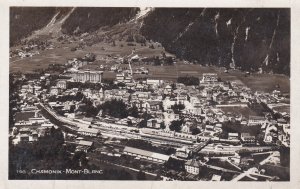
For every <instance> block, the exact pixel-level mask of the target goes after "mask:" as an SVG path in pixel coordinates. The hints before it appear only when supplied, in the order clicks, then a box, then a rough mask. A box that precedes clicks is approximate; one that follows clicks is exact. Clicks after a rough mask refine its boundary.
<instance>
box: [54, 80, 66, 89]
mask: <svg viewBox="0 0 300 189" xmlns="http://www.w3.org/2000/svg"><path fill="white" fill-rule="evenodd" d="M56 87H57V88H60V89H66V88H67V81H66V80H59V81H57V83H56Z"/></svg>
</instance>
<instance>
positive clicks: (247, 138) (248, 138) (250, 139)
mask: <svg viewBox="0 0 300 189" xmlns="http://www.w3.org/2000/svg"><path fill="white" fill-rule="evenodd" d="M241 141H242V142H243V143H255V141H256V139H255V136H252V135H250V133H241Z"/></svg>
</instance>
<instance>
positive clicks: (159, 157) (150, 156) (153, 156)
mask: <svg viewBox="0 0 300 189" xmlns="http://www.w3.org/2000/svg"><path fill="white" fill-rule="evenodd" d="M123 154H126V155H130V156H134V157H137V158H140V159H145V160H150V161H153V162H156V163H164V162H166V161H168V160H169V158H170V156H167V155H164V154H159V153H155V152H150V151H147V150H141V149H138V148H132V147H128V146H126V147H125V148H124V151H123Z"/></svg>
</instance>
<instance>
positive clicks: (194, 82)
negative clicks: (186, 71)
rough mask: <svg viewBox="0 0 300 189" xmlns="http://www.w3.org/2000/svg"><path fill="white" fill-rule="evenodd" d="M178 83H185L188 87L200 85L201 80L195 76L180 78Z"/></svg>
mask: <svg viewBox="0 0 300 189" xmlns="http://www.w3.org/2000/svg"><path fill="white" fill-rule="evenodd" d="M177 82H178V83H183V84H185V85H187V86H190V85H199V78H197V77H193V76H185V77H178V79H177Z"/></svg>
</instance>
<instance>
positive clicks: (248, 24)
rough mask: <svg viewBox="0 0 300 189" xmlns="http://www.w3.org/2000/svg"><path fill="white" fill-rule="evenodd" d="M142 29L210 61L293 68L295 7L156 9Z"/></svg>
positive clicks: (186, 53) (194, 57) (244, 66)
mask: <svg viewBox="0 0 300 189" xmlns="http://www.w3.org/2000/svg"><path fill="white" fill-rule="evenodd" d="M141 32H142V34H143V35H144V36H145V37H147V38H148V39H153V40H155V41H159V42H161V43H162V45H163V46H164V47H165V48H166V50H168V51H170V52H172V53H175V54H176V55H177V56H179V57H182V58H185V59H189V60H197V61H198V62H200V63H201V64H204V65H207V64H209V65H218V66H225V67H230V66H231V67H238V68H241V69H242V70H248V71H258V70H262V71H264V72H275V73H284V74H287V75H289V73H290V10H289V9H205V8H202V9H193V8H192V9H186V8H179V9H174V8H172V9H169V8H156V9H155V10H154V11H153V12H151V13H150V14H149V15H148V16H147V17H146V18H145V19H144V25H143V27H142V30H141Z"/></svg>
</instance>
